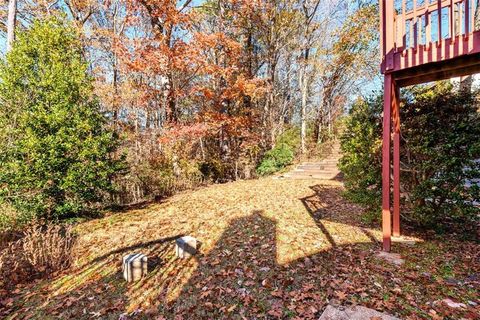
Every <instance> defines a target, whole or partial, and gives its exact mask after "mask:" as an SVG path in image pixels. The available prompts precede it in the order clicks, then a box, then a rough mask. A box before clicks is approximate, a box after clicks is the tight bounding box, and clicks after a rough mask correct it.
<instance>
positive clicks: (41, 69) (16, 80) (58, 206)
mask: <svg viewBox="0 0 480 320" xmlns="http://www.w3.org/2000/svg"><path fill="white" fill-rule="evenodd" d="M0 79H1V81H0V99H1V100H0V163H2V165H1V167H0V202H4V203H6V204H9V205H12V206H13V207H14V208H15V209H16V210H17V211H18V212H19V214H21V215H25V216H29V217H37V218H40V217H41V218H46V219H48V220H51V219H57V218H67V217H74V216H78V215H81V214H84V213H87V212H92V210H94V209H95V208H97V207H98V206H99V204H100V203H101V201H102V200H103V199H104V197H105V195H107V194H108V193H109V192H111V191H112V190H113V186H112V183H111V181H112V177H113V176H114V175H115V174H116V173H117V172H118V171H119V170H120V169H121V168H122V162H121V161H117V160H114V159H113V157H112V153H113V152H114V151H115V150H116V147H117V145H118V139H117V137H116V135H115V134H114V132H113V131H112V130H109V129H108V126H107V119H106V117H105V116H104V115H103V114H102V113H101V112H100V108H99V104H98V103H97V101H96V100H95V98H94V97H93V93H92V92H93V87H92V79H91V78H90V77H89V76H88V74H87V64H86V62H85V60H84V59H83V56H82V50H81V44H80V40H79V35H78V33H77V31H76V29H75V28H74V27H73V26H71V25H70V24H68V23H66V22H64V21H63V20H62V19H59V18H49V19H48V20H44V21H35V22H34V23H33V24H32V25H31V27H30V28H29V29H28V30H26V31H25V32H22V33H19V34H18V38H17V40H16V41H15V44H14V46H13V48H12V50H11V51H10V52H9V53H8V54H7V57H6V60H5V61H2V62H1V63H0Z"/></svg>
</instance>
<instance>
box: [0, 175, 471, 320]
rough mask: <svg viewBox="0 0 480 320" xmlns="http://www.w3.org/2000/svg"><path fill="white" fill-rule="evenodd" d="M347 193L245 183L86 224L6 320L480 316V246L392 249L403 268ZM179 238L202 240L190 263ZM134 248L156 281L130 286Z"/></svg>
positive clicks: (8, 306)
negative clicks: (382, 256)
mask: <svg viewBox="0 0 480 320" xmlns="http://www.w3.org/2000/svg"><path fill="white" fill-rule="evenodd" d="M341 193H342V184H341V183H340V182H336V181H315V180H276V179H272V178H266V179H260V180H251V181H240V182H235V183H229V184H223V185H213V186H210V187H207V188H203V189H199V190H196V191H189V192H185V193H183V194H179V195H176V196H174V197H172V198H170V199H168V200H166V201H165V202H163V203H158V204H152V205H149V206H147V207H145V208H140V209H136V210H130V211H127V212H120V213H112V214H110V215H108V216H107V217H105V218H103V219H98V220H94V221H89V222H85V223H82V224H80V225H79V226H78V227H77V231H78V233H79V237H78V249H77V254H78V257H79V258H78V261H77V263H76V265H75V266H74V267H73V268H72V269H71V270H68V271H67V272H64V273H62V274H61V275H58V276H56V277H54V278H53V279H50V280H43V281H37V282H35V283H31V284H28V285H24V286H19V287H17V288H16V289H15V290H14V291H13V292H6V291H1V292H0V318H4V317H5V318H7V319H26V318H30V319H32V318H33V319H56V318H61V319H71V318H73V319H94V318H98V319H119V318H121V319H290V318H293V319H294V318H296V319H316V318H318V317H319V315H320V314H321V312H322V310H323V309H324V308H325V306H326V305H327V304H328V303H331V304H343V305H349V304H360V305H364V306H367V307H371V308H375V309H377V310H379V311H387V312H389V313H391V314H395V315H397V316H399V317H401V318H410V319H419V318H422V319H461V318H466V319H478V318H480V307H479V305H480V301H479V300H480V299H479V296H480V291H479V287H480V264H479V259H480V256H479V252H480V250H479V249H480V245H479V244H478V243H471V242H459V241H455V240H452V239H448V241H446V240H442V239H436V240H428V241H423V240H422V239H418V241H417V242H416V244H415V245H411V244H399V243H395V244H394V246H393V250H394V251H395V252H398V253H400V254H401V255H402V257H403V258H404V259H405V264H404V265H403V266H401V267H397V266H394V265H391V264H388V263H386V262H384V261H382V260H379V259H378V258H377V257H376V253H377V252H378V250H379V248H380V244H379V242H378V241H379V240H380V239H381V233H380V229H379V228H371V227H368V226H365V225H362V223H361V219H360V215H361V209H360V208H359V207H357V206H355V205H352V204H350V203H348V202H347V201H345V200H344V199H343V198H342V197H341ZM180 235H192V236H194V237H196V238H197V239H198V240H199V241H200V242H201V247H200V252H199V254H198V255H197V256H196V257H195V258H194V259H190V260H178V259H176V258H175V250H174V240H173V239H175V238H176V237H178V236H180ZM132 252H144V253H146V254H148V257H149V260H150V273H149V275H148V277H146V278H145V279H143V280H142V281H140V282H137V283H135V284H127V283H126V282H125V281H124V280H123V279H122V275H121V273H120V267H121V263H120V261H121V257H122V256H123V255H125V254H127V253H132ZM447 298H448V299H451V301H453V302H456V303H462V304H464V305H461V306H460V307H457V308H452V307H449V306H448V305H447V304H446V303H444V302H442V300H444V299H447Z"/></svg>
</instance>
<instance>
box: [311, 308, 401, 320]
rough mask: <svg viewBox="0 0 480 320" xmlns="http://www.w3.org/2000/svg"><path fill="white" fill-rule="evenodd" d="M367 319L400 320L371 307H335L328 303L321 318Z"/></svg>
mask: <svg viewBox="0 0 480 320" xmlns="http://www.w3.org/2000/svg"><path fill="white" fill-rule="evenodd" d="M365 319H378V320H400V319H399V318H396V317H394V316H391V315H388V314H386V313H381V312H378V311H376V310H373V309H369V308H366V307H361V306H353V307H343V306H342V307H334V306H332V305H328V306H327V308H326V309H325V311H323V313H322V315H321V316H320V318H319V320H365Z"/></svg>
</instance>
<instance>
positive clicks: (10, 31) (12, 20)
mask: <svg viewBox="0 0 480 320" xmlns="http://www.w3.org/2000/svg"><path fill="white" fill-rule="evenodd" d="M16 21H17V0H10V1H9V2H8V21H7V52H9V51H10V50H11V49H12V45H13V41H15V24H16Z"/></svg>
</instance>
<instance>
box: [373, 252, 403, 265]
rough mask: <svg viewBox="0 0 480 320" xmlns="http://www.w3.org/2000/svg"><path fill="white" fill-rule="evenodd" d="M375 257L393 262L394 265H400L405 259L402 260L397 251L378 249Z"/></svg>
mask: <svg viewBox="0 0 480 320" xmlns="http://www.w3.org/2000/svg"><path fill="white" fill-rule="evenodd" d="M377 257H379V258H381V259H383V260H385V261H387V262H390V263H393V264H394V265H396V266H401V265H403V264H404V263H405V260H403V259H402V257H401V256H400V255H399V254H398V253H392V252H385V251H380V252H379V253H377Z"/></svg>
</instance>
